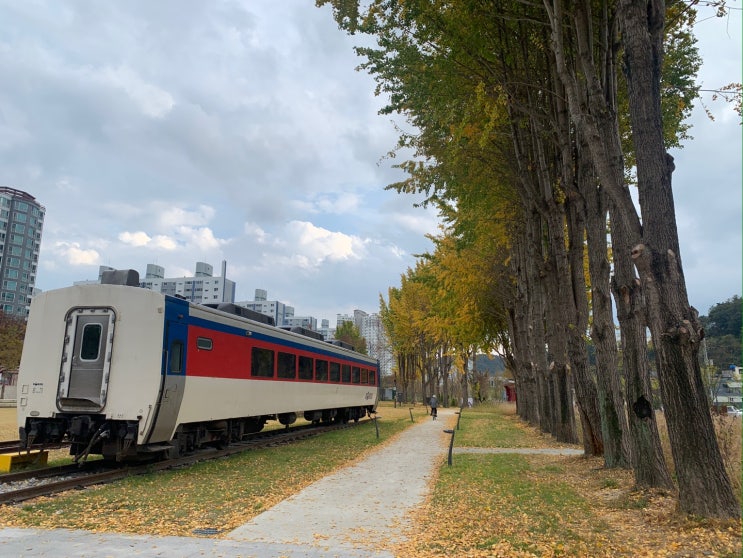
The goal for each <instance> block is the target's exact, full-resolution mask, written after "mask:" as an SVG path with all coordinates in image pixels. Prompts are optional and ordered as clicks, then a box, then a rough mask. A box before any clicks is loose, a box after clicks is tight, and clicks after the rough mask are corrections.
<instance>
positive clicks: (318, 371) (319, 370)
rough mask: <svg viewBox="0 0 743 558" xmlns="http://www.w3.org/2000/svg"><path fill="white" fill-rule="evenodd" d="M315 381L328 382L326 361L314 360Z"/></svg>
mask: <svg viewBox="0 0 743 558" xmlns="http://www.w3.org/2000/svg"><path fill="white" fill-rule="evenodd" d="M315 380H317V381H318V382H327V381H328V361H327V360H319V359H318V360H316V361H315Z"/></svg>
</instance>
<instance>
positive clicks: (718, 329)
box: [699, 295, 743, 368]
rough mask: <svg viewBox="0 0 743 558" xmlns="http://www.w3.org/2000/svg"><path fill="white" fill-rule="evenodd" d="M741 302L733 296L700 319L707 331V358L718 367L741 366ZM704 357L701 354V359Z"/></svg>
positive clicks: (737, 297)
mask: <svg viewBox="0 0 743 558" xmlns="http://www.w3.org/2000/svg"><path fill="white" fill-rule="evenodd" d="M741 302H742V301H741V298H740V297H739V296H737V295H736V296H733V297H732V298H729V299H728V300H726V301H725V302H720V303H718V304H715V305H714V306H712V308H710V310H709V316H700V317H699V321H700V322H701V323H702V326H703V327H704V330H705V345H706V347H705V348H706V351H707V354H706V357H707V359H708V360H710V361H712V362H713V363H714V364H715V365H716V366H717V367H721V368H727V367H728V366H729V365H731V364H736V365H740V364H741V349H742V348H743V347H742V346H741V336H742V335H743V332H742V331H741V329H742V328H743V317H742V310H743V307H742V306H741ZM704 356H705V355H704V354H700V358H702V359H703V358H704Z"/></svg>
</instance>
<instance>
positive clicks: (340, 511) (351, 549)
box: [0, 409, 454, 558]
mask: <svg viewBox="0 0 743 558" xmlns="http://www.w3.org/2000/svg"><path fill="white" fill-rule="evenodd" d="M453 417H454V410H453V409H439V418H438V420H436V421H433V420H430V419H427V420H424V421H421V422H419V423H417V424H415V425H414V426H412V427H410V428H408V429H407V430H405V431H404V432H402V433H401V434H400V435H399V436H398V437H397V438H396V439H395V440H394V441H393V442H391V443H387V444H385V445H384V446H383V447H382V448H381V449H380V450H379V451H376V452H374V453H373V454H371V455H370V456H369V457H367V458H366V459H364V460H363V461H360V462H358V463H356V464H355V465H352V466H349V467H345V468H343V469H340V470H338V471H337V472H335V473H333V474H331V475H329V476H327V477H325V478H323V479H321V480H319V481H317V482H315V483H314V484H312V485H310V486H309V487H307V488H306V489H304V490H303V491H301V492H300V493H298V494H296V495H294V496H292V497H291V498H288V499H287V500H284V501H283V502H281V503H279V504H277V505H276V506H274V507H273V508H271V509H269V510H267V511H266V512H264V513H262V514H261V515H259V516H257V517H255V518H254V519H252V520H251V521H249V522H248V523H247V524H245V525H243V526H241V527H239V528H237V529H235V530H234V531H232V532H230V533H229V534H228V535H227V536H228V539H203V538H190V537H153V536H139V535H137V536H133V535H117V534H98V533H90V532H87V531H73V530H62V529H56V530H51V531H41V530H35V529H0V556H18V557H24V558H39V557H42V556H43V557H45V558H57V557H76V558H88V557H90V558H106V557H111V558H123V557H127V558H129V557H132V556H137V557H146V558H149V557H171V556H172V557H178V558H190V557H194V558H197V557H198V558H205V557H225V558H226V557H237V556H240V557H242V558H249V557H255V558H268V557H279V556H281V557H286V558H299V557H305V558H331V557H344V558H346V557H347V558H352V557H358V558H364V557H380V558H392V557H393V556H394V554H393V553H392V552H390V551H388V550H384V549H385V548H390V547H391V546H390V545H393V544H394V543H395V542H399V541H400V540H401V538H402V536H403V532H404V530H405V529H406V528H407V527H408V526H409V521H408V514H409V513H410V512H411V511H412V510H413V509H414V508H415V507H416V506H418V505H419V504H420V503H422V502H423V500H424V498H425V496H426V493H427V491H428V489H429V481H430V479H431V476H432V475H433V473H434V471H435V470H436V468H437V467H438V466H439V465H441V463H442V461H444V460H446V454H447V450H448V443H449V439H450V438H449V435H448V434H445V433H444V432H443V430H444V428H446V427H447V426H451V425H453V424H454V421H453ZM382 420H383V419H382ZM124 528H125V526H122V529H124Z"/></svg>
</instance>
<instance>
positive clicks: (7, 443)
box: [0, 440, 70, 454]
mask: <svg viewBox="0 0 743 558" xmlns="http://www.w3.org/2000/svg"><path fill="white" fill-rule="evenodd" d="M69 446H70V444H69V442H63V443H60V444H49V445H41V444H33V445H32V446H31V448H30V449H32V450H38V449H60V448H67V447H69ZM27 449H29V448H25V447H23V445H22V444H21V441H20V440H4V441H0V454H3V453H21V452H23V451H26V450H27Z"/></svg>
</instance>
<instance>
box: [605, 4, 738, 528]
mask: <svg viewBox="0 0 743 558" xmlns="http://www.w3.org/2000/svg"><path fill="white" fill-rule="evenodd" d="M619 5H620V10H619V13H620V20H621V29H622V41H623V44H624V47H625V73H626V77H627V87H628V98H629V101H630V104H629V106H630V121H631V123H632V139H633V142H634V145H635V152H636V156H637V180H638V191H639V201H640V209H641V211H642V222H643V232H644V234H643V239H642V242H640V243H639V244H637V245H636V246H635V247H634V248H633V250H632V258H633V260H634V263H635V266H636V268H637V271H638V273H639V275H640V279H641V284H642V287H643V290H644V292H645V297H646V300H647V304H648V305H647V311H648V318H649V324H648V325H649V327H650V331H651V334H652V337H653V344H654V346H655V349H656V355H657V360H658V376H659V380H660V387H661V394H662V396H663V403H664V406H665V410H666V423H667V425H668V434H669V437H670V440H671V451H672V453H673V457H674V461H675V464H676V475H677V478H678V483H679V504H680V507H681V509H682V510H683V511H685V512H688V513H692V514H696V515H702V516H705V517H725V518H739V517H740V504H739V503H738V501H737V499H736V498H735V495H734V493H733V490H732V486H731V484H730V479H729V478H728V476H727V473H726V471H725V466H724V463H723V460H722V455H721V453H720V449H719V446H718V444H717V437H716V435H715V430H714V425H713V423H712V417H711V416H710V412H709V407H708V404H707V399H706V396H705V391H704V385H703V383H702V376H701V371H700V368H699V360H698V351H699V343H700V342H701V340H702V338H703V336H704V333H703V331H702V329H701V326H700V324H699V321H698V319H697V317H698V316H697V313H696V311H695V310H694V309H693V308H691V307H690V305H689V302H688V297H687V294H686V283H685V280H684V275H683V269H682V266H681V256H680V250H679V243H678V233H677V230H676V217H675V211H674V203H673V192H672V189H671V175H672V173H673V169H674V167H673V159H672V157H671V156H670V155H669V154H668V153H667V152H666V149H665V145H664V141H663V126H662V113H661V104H660V77H661V73H660V72H661V64H662V58H663V48H662V47H663V27H664V23H665V21H664V18H665V3H664V2H663V1H661V0H642V1H639V0H620V3H619Z"/></svg>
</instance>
